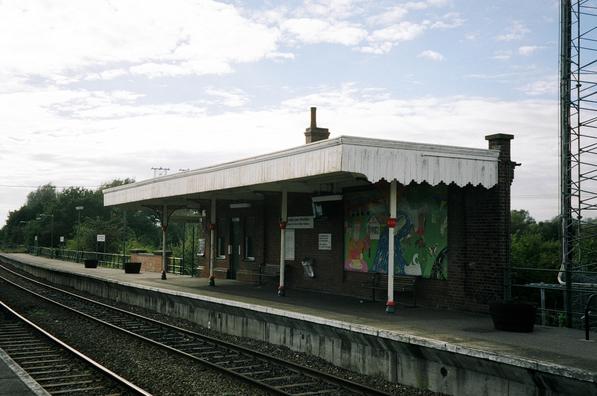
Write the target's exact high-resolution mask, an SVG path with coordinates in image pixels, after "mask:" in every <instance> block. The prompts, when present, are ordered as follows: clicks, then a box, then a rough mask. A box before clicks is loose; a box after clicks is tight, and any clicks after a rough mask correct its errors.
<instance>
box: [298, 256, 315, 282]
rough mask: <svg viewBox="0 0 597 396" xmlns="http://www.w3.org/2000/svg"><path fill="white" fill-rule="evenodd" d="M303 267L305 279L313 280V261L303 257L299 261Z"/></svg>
mask: <svg viewBox="0 0 597 396" xmlns="http://www.w3.org/2000/svg"><path fill="white" fill-rule="evenodd" d="M301 265H302V266H303V273H304V274H305V278H315V272H314V271H313V259H312V258H311V257H305V258H304V259H302V260H301Z"/></svg>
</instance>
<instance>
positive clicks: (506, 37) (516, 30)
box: [496, 21, 530, 41]
mask: <svg viewBox="0 0 597 396" xmlns="http://www.w3.org/2000/svg"><path fill="white" fill-rule="evenodd" d="M527 33H530V29H529V28H527V27H526V26H525V25H524V24H523V23H522V22H520V21H514V22H512V23H511V24H510V26H509V27H508V28H507V29H506V31H505V32H504V33H502V34H500V35H498V36H497V37H496V40H498V41H514V40H520V39H522V38H523V37H524V36H526V34H527Z"/></svg>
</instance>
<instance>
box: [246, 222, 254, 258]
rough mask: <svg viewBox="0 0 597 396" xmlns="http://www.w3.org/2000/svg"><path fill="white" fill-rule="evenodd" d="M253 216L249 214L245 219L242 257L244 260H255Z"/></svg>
mask: <svg viewBox="0 0 597 396" xmlns="http://www.w3.org/2000/svg"><path fill="white" fill-rule="evenodd" d="M255 224H256V221H255V217H254V216H249V217H247V218H246V220H245V240H244V258H245V260H251V261H252V260H255V227H256V225H255Z"/></svg>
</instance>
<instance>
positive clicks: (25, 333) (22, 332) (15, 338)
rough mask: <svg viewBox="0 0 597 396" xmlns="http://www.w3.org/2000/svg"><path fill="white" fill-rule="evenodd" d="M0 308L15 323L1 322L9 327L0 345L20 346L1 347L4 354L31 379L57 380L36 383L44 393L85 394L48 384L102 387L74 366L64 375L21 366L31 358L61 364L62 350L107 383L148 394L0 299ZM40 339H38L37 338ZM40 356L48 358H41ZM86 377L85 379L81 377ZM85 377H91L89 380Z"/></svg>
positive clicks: (97, 391) (144, 395) (124, 389)
mask: <svg viewBox="0 0 597 396" xmlns="http://www.w3.org/2000/svg"><path fill="white" fill-rule="evenodd" d="M0 309H2V310H4V311H5V312H8V313H9V314H10V315H11V316H12V317H14V318H15V319H16V320H17V324H16V326H15V325H13V326H8V325H7V324H6V323H3V324H2V325H3V326H4V327H6V328H8V327H10V329H11V330H10V331H3V332H2V336H3V338H2V340H0V347H1V346H4V348H6V345H19V346H20V347H21V348H20V349H21V350H20V351H18V352H13V353H11V352H9V351H6V350H5V352H6V353H7V354H8V356H10V357H11V358H13V359H14V360H15V361H16V363H17V364H19V366H21V367H22V368H23V370H24V371H25V372H27V373H28V374H29V375H30V376H31V377H32V378H33V379H34V380H36V381H42V379H43V378H46V379H48V378H50V379H51V380H52V381H55V382H57V383H54V384H52V386H49V385H48V384H45V385H44V384H40V386H41V387H42V388H43V389H44V390H46V391H47V392H48V393H50V394H54V393H76V394H79V395H84V394H86V390H87V389H86V388H76V389H59V390H58V391H52V390H51V389H46V388H49V387H54V388H56V387H58V388H64V387H67V386H69V385H77V384H82V386H91V388H88V390H89V392H90V393H92V394H94V395H97V394H98V393H99V389H101V388H103V386H102V384H101V383H96V382H97V380H95V379H93V376H94V374H93V373H88V372H84V371H78V370H77V371H71V370H70V369H69V370H68V375H66V376H64V375H56V374H55V373H56V370H52V369H50V370H47V371H42V372H39V374H35V373H32V370H31V369H29V370H28V369H27V368H26V367H23V366H22V364H23V363H24V362H35V363H40V364H43V363H44V362H45V363H52V367H57V366H60V367H62V365H56V363H59V362H61V361H63V359H60V358H61V357H63V355H65V353H64V352H66V354H68V355H71V356H72V355H74V356H76V358H78V360H79V361H83V362H85V363H84V364H85V365H87V366H90V367H91V368H92V370H94V371H96V373H97V372H99V373H101V374H102V375H103V376H104V377H105V378H106V379H107V380H108V381H109V382H111V383H112V384H111V385H110V386H111V387H112V386H114V385H116V386H118V387H121V388H122V391H124V392H130V393H132V394H134V395H142V396H151V393H149V392H147V391H145V390H144V389H142V388H140V387H138V386H137V385H135V384H133V383H132V382H130V381H128V380H126V379H124V378H123V377H121V376H119V375H118V374H116V373H114V372H113V371H111V370H110V369H108V368H106V367H104V366H103V365H101V364H99V363H98V362H96V361H95V360H93V359H91V358H90V357H88V356H86V355H84V354H83V353H81V352H79V351H78V350H76V349H75V348H73V347H71V346H70V345H68V344H66V343H65V342H63V341H61V340H60V339H58V338H56V337H55V336H53V335H52V334H50V333H48V332H47V331H46V330H44V329H43V328H41V327H40V326H38V325H36V324H35V323H33V322H31V321H30V320H28V319H27V318H25V317H24V316H22V315H21V314H19V313H18V312H16V311H15V310H14V309H12V308H11V307H9V306H8V305H6V304H5V303H4V302H2V301H0ZM19 324H24V325H25V326H19ZM31 330H32V331H31ZM34 334H37V335H40V336H41V337H35V336H34ZM40 339H41V340H42V341H40ZM43 341H49V342H50V343H52V344H54V345H55V346H56V348H57V349H58V350H49V349H48V348H47V347H45V346H43V344H40V342H42V343H44V342H43ZM44 344H45V343H44ZM28 345H29V346H31V345H39V347H37V348H35V347H33V348H34V349H29V352H26V351H25V349H27V346H28ZM17 355H18V356H20V358H19V357H17ZM27 356H28V357H27ZM44 357H45V358H50V359H46V360H42V359H43V358H44ZM27 359H30V360H27ZM31 359H33V360H31ZM73 364H75V365H76V364H79V363H77V362H70V361H69V362H68V363H65V366H67V365H68V366H72V365H73ZM62 371H65V370H62ZM48 375H54V377H48ZM86 378H87V380H85V379H86ZM89 378H91V380H90V379H89ZM60 380H67V381H68V380H71V381H72V382H70V383H69V382H66V383H65V382H60ZM104 382H105V381H104ZM104 385H105V384H104ZM110 394H114V393H113V391H111V392H110Z"/></svg>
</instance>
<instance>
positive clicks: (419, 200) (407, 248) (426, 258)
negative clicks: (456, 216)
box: [344, 184, 448, 279]
mask: <svg viewBox="0 0 597 396" xmlns="http://www.w3.org/2000/svg"><path fill="white" fill-rule="evenodd" d="M344 199H345V210H346V213H345V224H344V228H345V234H344V238H345V241H344V246H345V252H344V257H345V262H344V269H345V270H346V271H357V272H382V273H387V271H388V235H389V232H388V227H387V220H388V217H389V206H388V201H389V189H387V188H383V189H378V190H374V191H366V192H354V193H348V194H345V195H344ZM396 213H397V215H396V219H397V225H396V233H395V235H394V242H395V243H394V246H395V252H394V271H395V273H396V274H407V275H420V276H422V277H424V278H433V279H447V277H448V208H447V187H446V186H444V185H440V186H435V187H432V186H429V185H427V184H417V185H409V186H399V187H398V199H397V208H396Z"/></svg>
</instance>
